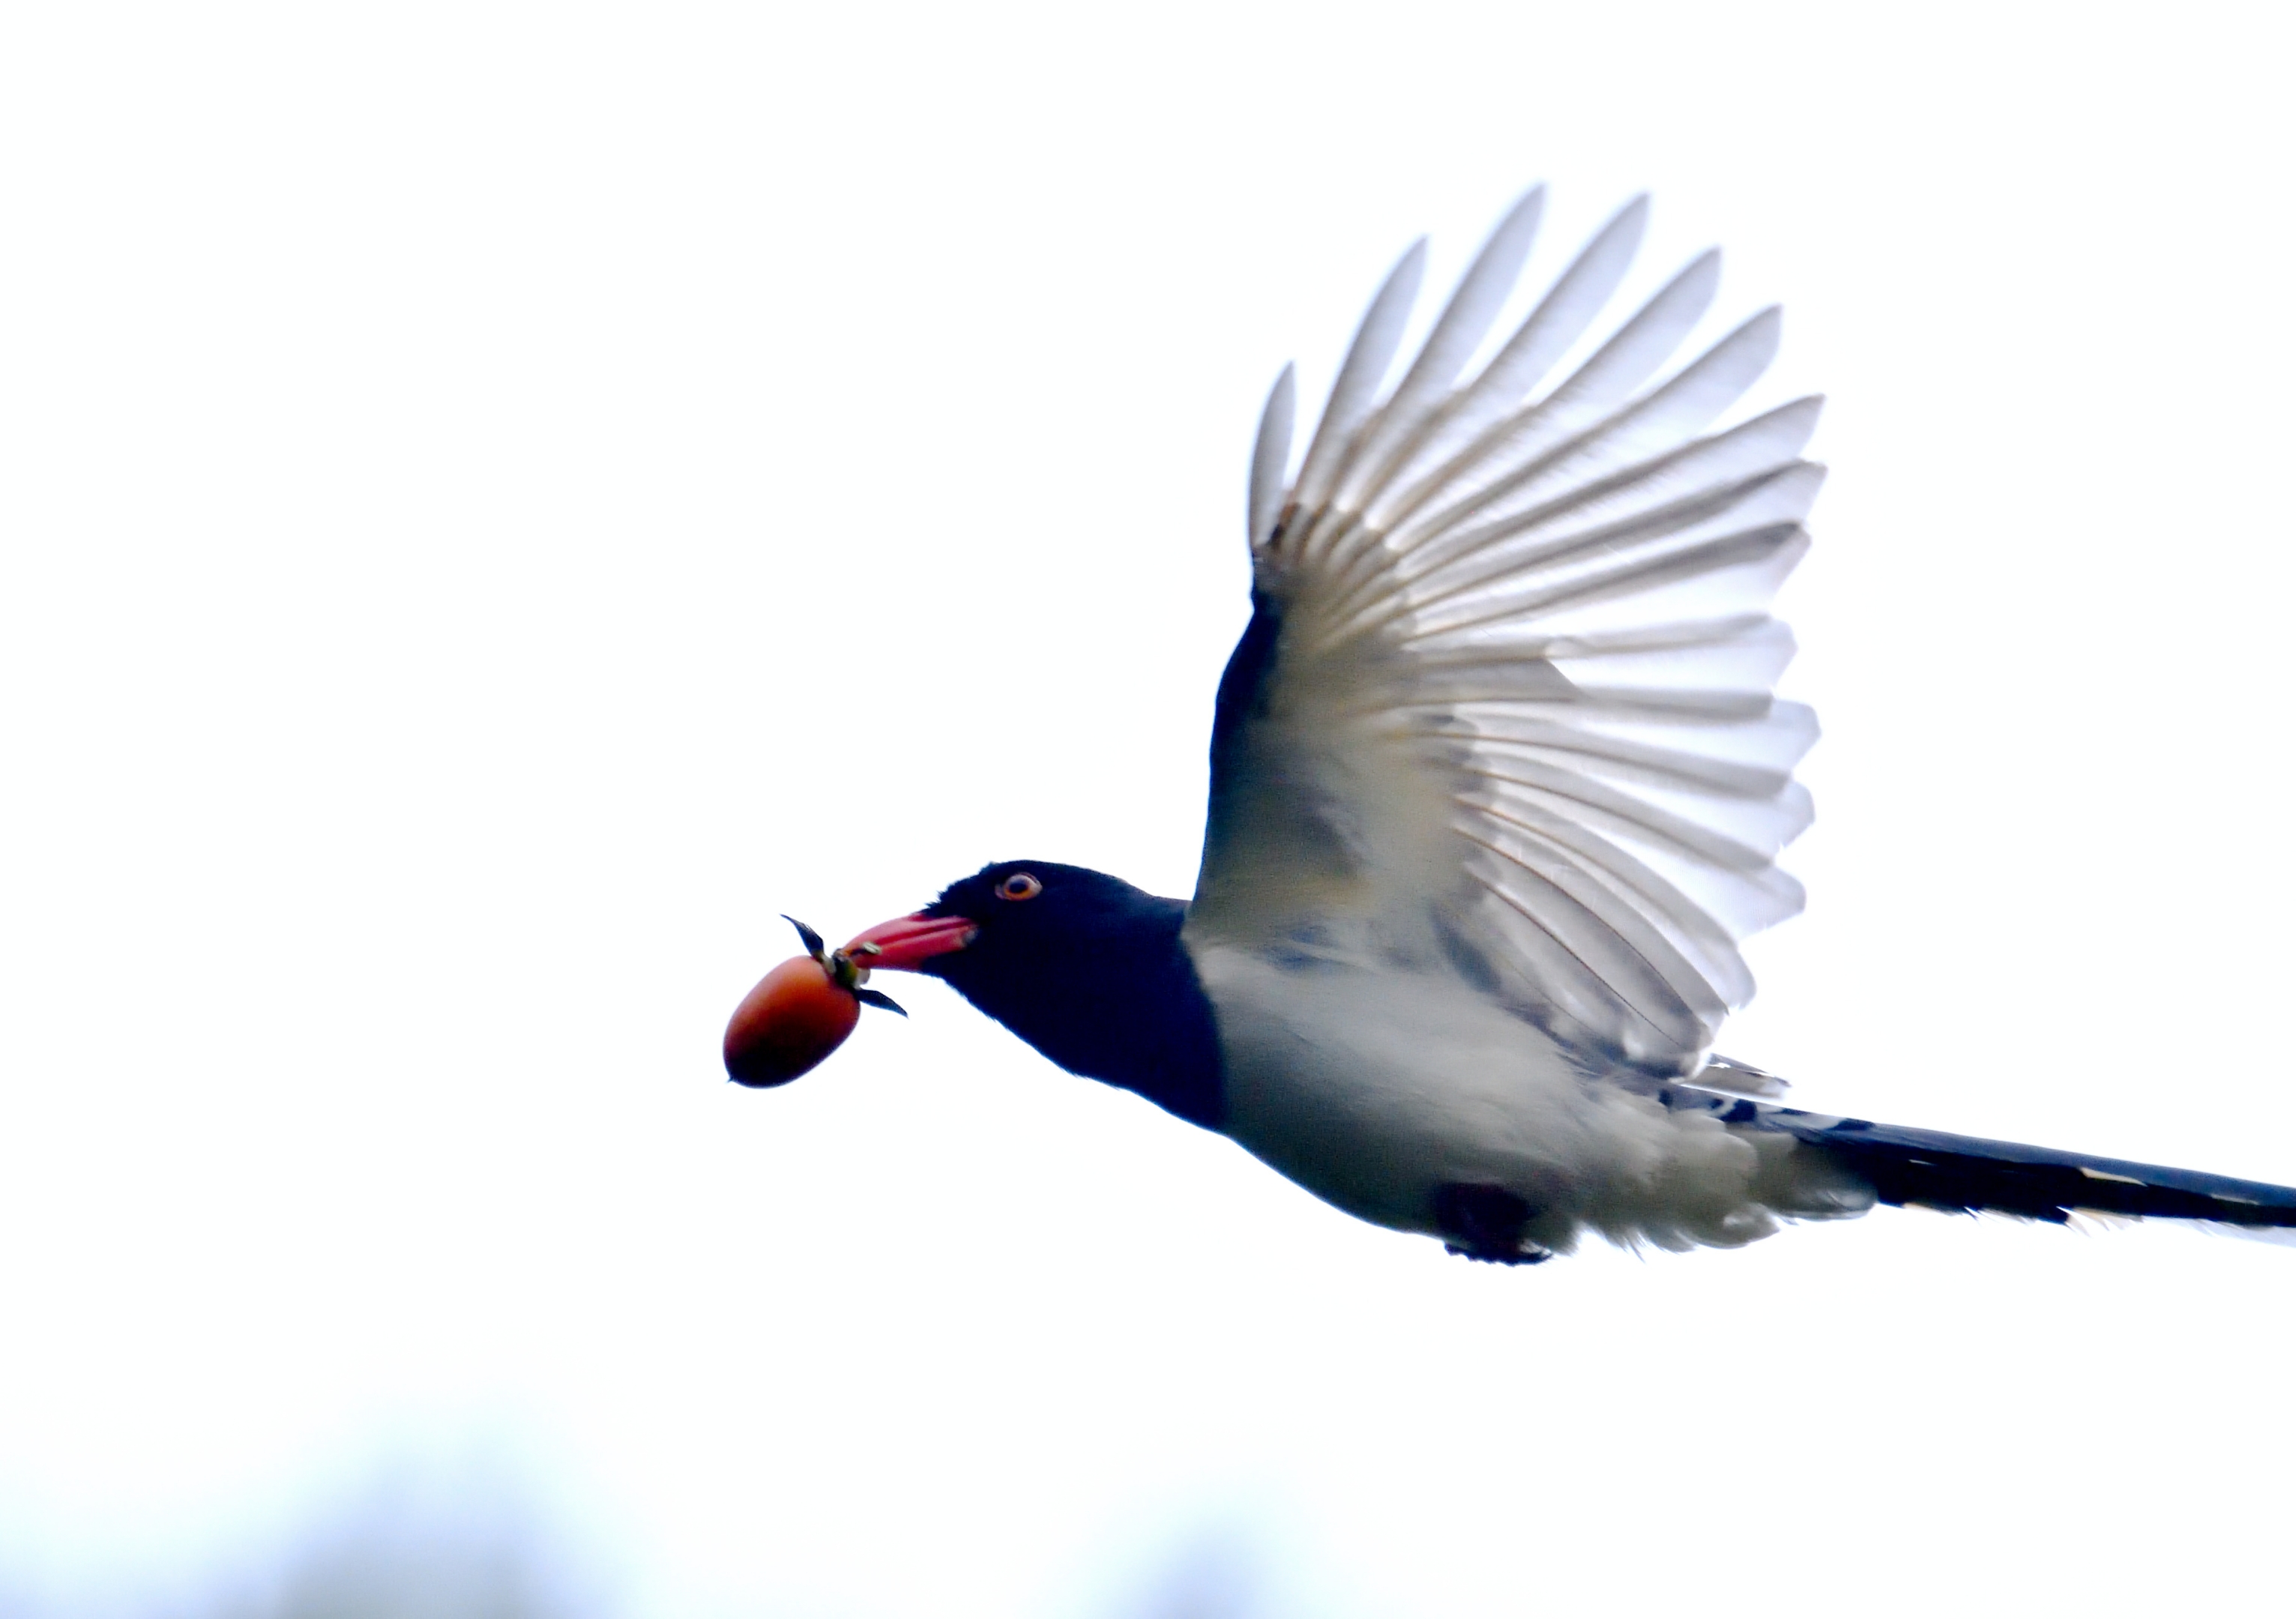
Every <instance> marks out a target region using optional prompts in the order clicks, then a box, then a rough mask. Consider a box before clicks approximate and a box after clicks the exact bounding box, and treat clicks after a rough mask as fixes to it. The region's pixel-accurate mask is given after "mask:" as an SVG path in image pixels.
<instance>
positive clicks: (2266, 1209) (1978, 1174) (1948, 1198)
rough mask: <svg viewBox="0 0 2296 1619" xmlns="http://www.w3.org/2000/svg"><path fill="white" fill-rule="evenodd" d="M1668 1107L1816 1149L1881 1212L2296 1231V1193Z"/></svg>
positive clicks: (1769, 1111) (1915, 1134)
mask: <svg viewBox="0 0 2296 1619" xmlns="http://www.w3.org/2000/svg"><path fill="white" fill-rule="evenodd" d="M1660 1099H1661V1100H1662V1101H1664V1102H1665V1103H1666V1105H1667V1106H1668V1107H1669V1108H1675V1109H1677V1110H1692V1111H1701V1112H1710V1113H1713V1114H1716V1115H1718V1116H1720V1118H1721V1119H1722V1120H1723V1122H1724V1123H1725V1124H1734V1125H1738V1126H1740V1127H1742V1128H1751V1129H1758V1130H1775V1131H1779V1132H1783V1133H1784V1134H1787V1135H1791V1136H1792V1137H1793V1138H1794V1139H1795V1140H1797V1141H1805V1142H1808V1144H1809V1145H1811V1146H1812V1147H1816V1148H1817V1149H1821V1150H1822V1151H1824V1152H1825V1154H1826V1155H1827V1156H1828V1157H1831V1158H1833V1160H1834V1161H1835V1162H1836V1163H1838V1164H1840V1165H1841V1166H1842V1167H1843V1168H1844V1169H1847V1170H1848V1171H1849V1173H1852V1174H1854V1175H1856V1176H1857V1178H1858V1179H1860V1180H1862V1181H1864V1182H1866V1184H1867V1185H1869V1186H1871V1187H1872V1188H1873V1189H1874V1197H1875V1198H1877V1199H1879V1200H1880V1201H1881V1202H1883V1203H1887V1204H1890V1205H1893V1206H1898V1207H1916V1208H1931V1209H1941V1210H1945V1211H1947V1212H1948V1213H1952V1214H2011V1215H2014V1216H2017V1217H2018V1218H2021V1219H2025V1220H2043V1221H2047V1222H2051V1223H2053V1224H2057V1225H2062V1224H2064V1223H2065V1222H2067V1221H2069V1220H2071V1218H2072V1217H2073V1216H2074V1215H2076V1214H2115V1215H2121V1216H2126V1217H2130V1218H2136V1219H2156V1220H2202V1221H2209V1222H2214V1223H2217V1224H2220V1225H2231V1226H2246V1227H2251V1228H2257V1229H2263V1230H2272V1229H2282V1230H2291V1229H2296V1187H2287V1186H2274V1185H2272V1184H2270V1183H2269V1182H2262V1181H2239V1180H2235V1179H2234V1178H2232V1177H2231V1176H2229V1175H2212V1174H2206V1173H2202V1172H2201V1171H2199V1170H2194V1169H2172V1168H2169V1167H2168V1166H2167V1165H2159V1164H2137V1163H2132V1162H2129V1161H2128V1160H2126V1159H2121V1158H2102V1157H2094V1156H2092V1155H2090V1154H2087V1153H2079V1152H2065V1151H2062V1150H2060V1149H2055V1148H2050V1147H2028V1146H2026V1145H2024V1144H2023V1143H2021V1142H2018V1141H1987V1140H1985V1139H1983V1138H1981V1137H1979V1136H1970V1135H1954V1134H1951V1133H1948V1132H1946V1131H1942V1130H1915V1129H1911V1128H1908V1127H1907V1126H1904V1125H1900V1124H1874V1123H1873V1122H1872V1121H1870V1120H1867V1119H1858V1118H1834V1117H1831V1116H1827V1115H1825V1114H1819V1113H1806V1112H1804V1111H1802V1110H1801V1109H1800V1108H1779V1107H1775V1106H1772V1105H1769V1104H1767V1103H1763V1102H1756V1101H1750V1100H1744V1099H1743V1098H1738V1097H1727V1096H1717V1095H1714V1094H1713V1093H1711V1092H1703V1091H1700V1090H1698V1089H1696V1088H1695V1087H1693V1086H1677V1087H1672V1088H1669V1089H1668V1090H1666V1091H1662V1092H1660Z"/></svg>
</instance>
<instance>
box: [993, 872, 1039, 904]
mask: <svg viewBox="0 0 2296 1619" xmlns="http://www.w3.org/2000/svg"><path fill="white" fill-rule="evenodd" d="M1044 891H1045V885H1044V884H1042V883H1040V882H1038V881H1037V879H1035V878H1034V877H1032V876H1030V875H1029V873H1028V872H1026V871H1015V872H1013V875H1012V876H1010V877H1008V878H1006V879H1005V880H1004V881H1003V882H1001V883H998V884H997V885H996V897H997V898H998V899H1034V898H1036V897H1037V895H1039V894H1042V893H1043V892H1044Z"/></svg>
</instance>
